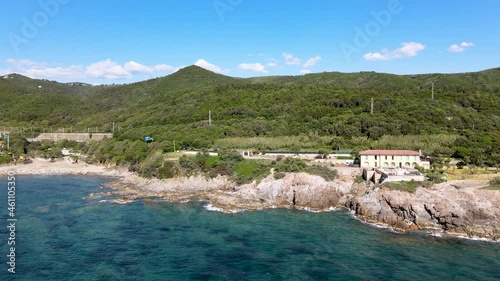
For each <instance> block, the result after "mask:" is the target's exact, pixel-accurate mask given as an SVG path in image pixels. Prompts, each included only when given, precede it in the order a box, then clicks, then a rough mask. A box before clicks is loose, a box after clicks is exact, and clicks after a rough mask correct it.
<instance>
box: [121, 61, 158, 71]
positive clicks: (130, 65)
mask: <svg viewBox="0 0 500 281" xmlns="http://www.w3.org/2000/svg"><path fill="white" fill-rule="evenodd" d="M123 68H124V69H125V70H126V71H128V72H130V73H151V72H153V71H154V70H153V68H152V67H149V66H145V65H142V64H140V63H137V62H135V61H129V62H127V63H125V66H124V67H123Z"/></svg>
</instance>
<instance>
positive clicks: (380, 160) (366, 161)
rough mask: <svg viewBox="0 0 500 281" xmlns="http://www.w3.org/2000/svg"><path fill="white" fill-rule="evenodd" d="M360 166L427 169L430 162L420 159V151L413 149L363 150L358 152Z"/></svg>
mask: <svg viewBox="0 0 500 281" xmlns="http://www.w3.org/2000/svg"><path fill="white" fill-rule="evenodd" d="M359 155H360V156H361V159H360V161H361V167H362V168H383V169H384V168H385V169H388V168H389V169H391V168H392V169H395V168H416V167H417V166H420V167H424V168H426V169H428V168H429V167H430V163H429V162H428V161H423V160H422V158H421V157H422V152H420V151H413V150H365V151H361V152H360V153H359Z"/></svg>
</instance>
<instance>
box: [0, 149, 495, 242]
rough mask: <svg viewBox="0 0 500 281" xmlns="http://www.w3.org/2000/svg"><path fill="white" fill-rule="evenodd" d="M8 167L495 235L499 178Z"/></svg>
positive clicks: (174, 194)
mask: <svg viewBox="0 0 500 281" xmlns="http://www.w3.org/2000/svg"><path fill="white" fill-rule="evenodd" d="M226 160H227V159H226ZM9 171H14V172H15V173H16V174H18V175H89V176H99V177H115V178H117V180H115V181H113V182H110V183H108V184H107V185H108V186H109V187H111V188H112V189H113V191H112V192H111V193H110V194H112V195H113V196H116V198H117V199H116V200H115V202H117V203H120V204H123V203H128V202H132V201H134V200H137V199H144V200H150V199H154V198H156V199H161V200H165V201H168V202H183V201H186V200H206V201H208V202H209V204H210V206H212V208H213V209H214V210H219V211H222V212H227V213H232V212H238V211H242V210H261V209H265V208H297V209H300V210H306V211H313V212H323V211H331V210H336V209H338V208H345V209H348V210H351V211H352V212H353V215H354V216H355V217H356V218H357V219H360V220H361V221H363V222H366V223H369V224H374V225H377V226H381V227H386V228H390V229H393V230H395V231H398V232H403V233H404V232H408V231H426V232H428V233H429V234H432V235H437V236H441V235H448V236H454V237H462V238H471V239H486V240H489V241H496V242H498V241H500V219H499V218H500V207H499V206H500V192H498V189H496V188H495V187H496V186H497V185H498V182H497V181H498V179H497V180H493V181H491V185H490V182H489V181H486V180H476V181H471V180H454V181H449V182H445V183H440V184H434V185H431V186H428V187H426V188H424V187H417V188H416V189H415V190H414V191H413V192H407V191H400V190H391V189H390V188H389V187H387V186H383V185H381V186H378V185H377V186H375V185H373V184H370V183H365V182H361V181H359V173H354V174H353V173H352V171H351V172H348V173H346V171H345V170H339V173H338V175H337V176H336V177H335V178H334V179H333V178H331V179H328V180H326V179H325V178H323V177H321V176H318V175H311V174H308V173H305V172H302V171H293V170H292V171H289V172H288V171H286V172H283V174H282V175H280V176H279V177H276V174H277V173H281V172H276V171H275V170H272V171H271V173H270V174H268V175H262V177H260V178H259V180H253V181H252V182H246V183H240V184H238V183H237V181H236V180H235V178H231V177H230V176H227V175H226V176H221V175H217V176H215V177H210V176H208V177H207V176H206V175H203V174H194V173H193V174H191V175H189V176H174V177H172V178H169V179H157V178H154V179H152V178H149V179H148V178H144V177H141V176H139V174H138V173H135V172H131V171H128V170H127V169H124V168H120V167H107V166H105V165H100V166H99V165H92V164H87V163H78V164H75V163H74V161H72V159H71V158H70V157H65V158H63V159H62V160H61V159H60V160H57V161H54V162H50V161H48V160H45V159H40V158H35V159H33V160H32V163H30V164H18V165H4V166H0V175H6V174H7V173H8V172H9ZM358 172H359V170H358ZM489 187H492V188H491V189H492V190H488V188H489ZM90 197H92V195H90V196H89V198H90Z"/></svg>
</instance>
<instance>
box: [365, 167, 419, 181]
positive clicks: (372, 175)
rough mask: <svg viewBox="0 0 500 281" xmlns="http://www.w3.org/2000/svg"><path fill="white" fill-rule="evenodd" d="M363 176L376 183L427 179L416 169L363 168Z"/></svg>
mask: <svg viewBox="0 0 500 281" xmlns="http://www.w3.org/2000/svg"><path fill="white" fill-rule="evenodd" d="M363 178H364V179H365V180H367V181H372V182H374V183H383V182H400V181H412V180H413V181H425V176H424V175H422V174H421V173H420V172H419V171H418V170H415V169H409V170H407V169H401V168H397V169H367V168H365V169H363Z"/></svg>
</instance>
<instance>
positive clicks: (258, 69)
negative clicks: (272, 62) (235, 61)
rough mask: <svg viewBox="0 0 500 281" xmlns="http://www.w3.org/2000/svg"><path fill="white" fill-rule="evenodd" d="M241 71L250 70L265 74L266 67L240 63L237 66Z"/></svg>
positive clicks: (257, 64) (258, 64)
mask: <svg viewBox="0 0 500 281" xmlns="http://www.w3.org/2000/svg"><path fill="white" fill-rule="evenodd" d="M238 68H239V69H241V70H250V71H254V72H260V73H267V72H268V71H267V70H266V67H265V66H264V65H262V64H260V63H242V64H240V65H238Z"/></svg>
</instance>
